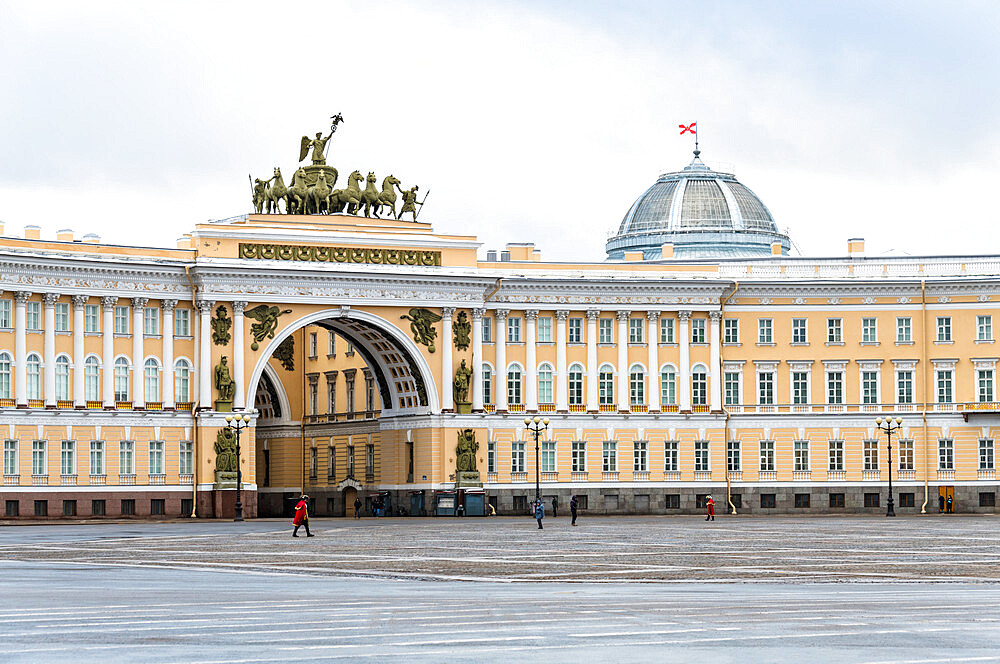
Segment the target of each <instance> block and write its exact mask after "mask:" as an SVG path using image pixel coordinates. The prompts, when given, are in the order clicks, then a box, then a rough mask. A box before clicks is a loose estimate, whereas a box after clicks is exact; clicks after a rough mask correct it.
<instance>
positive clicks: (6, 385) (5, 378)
mask: <svg viewBox="0 0 1000 664" xmlns="http://www.w3.org/2000/svg"><path fill="white" fill-rule="evenodd" d="M12 367H13V362H12V361H11V359H10V355H8V354H7V353H0V399H10V386H11V370H12Z"/></svg>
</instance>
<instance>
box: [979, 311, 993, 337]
mask: <svg viewBox="0 0 1000 664" xmlns="http://www.w3.org/2000/svg"><path fill="white" fill-rule="evenodd" d="M976 339H977V340H978V341H993V316H976Z"/></svg>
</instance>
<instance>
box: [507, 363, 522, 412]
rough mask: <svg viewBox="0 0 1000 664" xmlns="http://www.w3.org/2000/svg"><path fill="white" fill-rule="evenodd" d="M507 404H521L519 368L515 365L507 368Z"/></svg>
mask: <svg viewBox="0 0 1000 664" xmlns="http://www.w3.org/2000/svg"><path fill="white" fill-rule="evenodd" d="M507 403H508V404H511V403H512V404H520V403H523V402H522V401H521V367H519V366H517V365H516V364H512V365H510V367H508V368H507Z"/></svg>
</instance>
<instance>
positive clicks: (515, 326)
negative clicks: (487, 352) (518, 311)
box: [507, 316, 521, 344]
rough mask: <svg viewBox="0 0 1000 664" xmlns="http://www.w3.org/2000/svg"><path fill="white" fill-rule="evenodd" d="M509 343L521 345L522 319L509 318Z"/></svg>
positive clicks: (516, 317)
mask: <svg viewBox="0 0 1000 664" xmlns="http://www.w3.org/2000/svg"><path fill="white" fill-rule="evenodd" d="M507 343H509V344H517V343H521V317H520V316H510V317H508V318H507Z"/></svg>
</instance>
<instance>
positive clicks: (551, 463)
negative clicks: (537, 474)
mask: <svg viewBox="0 0 1000 664" xmlns="http://www.w3.org/2000/svg"><path fill="white" fill-rule="evenodd" d="M541 463H542V472H543V473H554V472H556V443H555V441H553V440H543V441H542V450H541Z"/></svg>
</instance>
